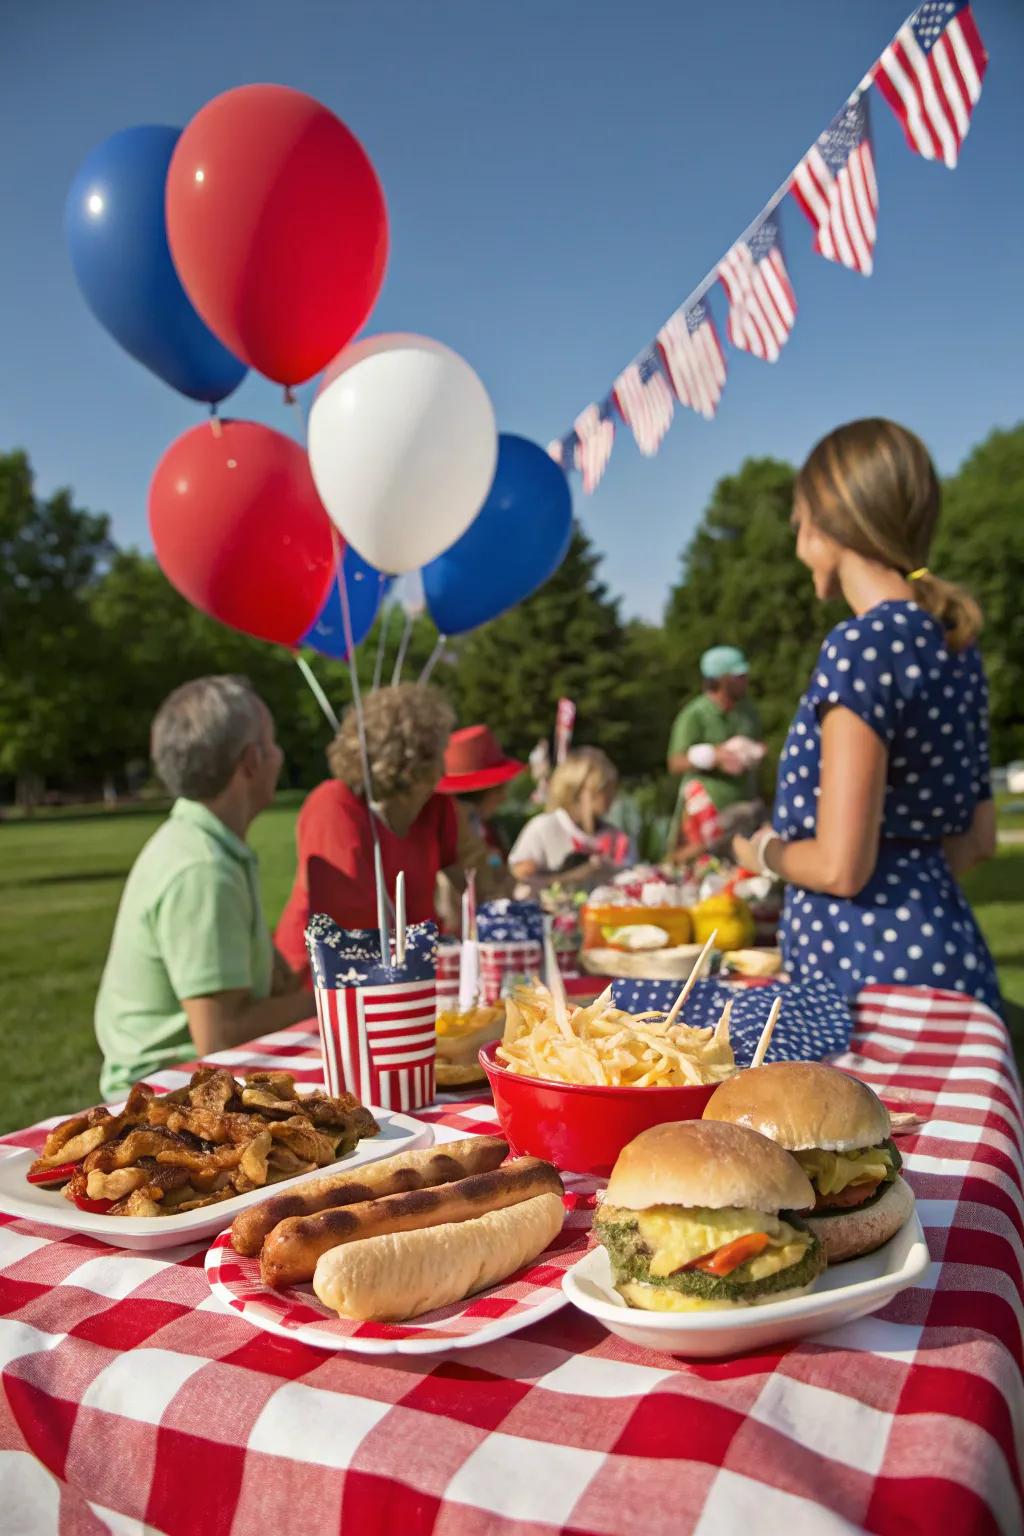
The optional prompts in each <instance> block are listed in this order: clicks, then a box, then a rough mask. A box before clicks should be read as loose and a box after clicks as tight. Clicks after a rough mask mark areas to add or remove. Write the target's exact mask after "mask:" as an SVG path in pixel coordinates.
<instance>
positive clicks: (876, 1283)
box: [562, 1211, 931, 1360]
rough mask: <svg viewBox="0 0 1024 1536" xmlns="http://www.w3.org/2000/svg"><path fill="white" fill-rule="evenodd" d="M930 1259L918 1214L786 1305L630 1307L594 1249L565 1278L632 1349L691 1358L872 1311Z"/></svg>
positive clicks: (742, 1350) (764, 1343)
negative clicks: (671, 1309) (649, 1309)
mask: <svg viewBox="0 0 1024 1536" xmlns="http://www.w3.org/2000/svg"><path fill="white" fill-rule="evenodd" d="M930 1263H931V1258H930V1256H929V1253H928V1247H927V1244H926V1243H925V1240H924V1232H923V1231H922V1229H921V1223H920V1221H919V1220H918V1216H917V1212H916V1211H915V1212H914V1214H913V1215H912V1216H911V1218H910V1220H909V1221H908V1222H907V1224H906V1226H904V1227H903V1228H901V1230H900V1231H899V1232H897V1234H896V1236H895V1237H893V1238H890V1240H889V1241H888V1242H887V1243H886V1244H885V1245H884V1247H882V1248H879V1249H877V1250H876V1252H874V1253H869V1254H867V1255H866V1256H865V1257H864V1258H862V1259H852V1260H850V1262H848V1263H846V1264H835V1265H833V1266H831V1267H830V1268H829V1269H827V1270H826V1271H825V1273H824V1274H823V1275H821V1276H820V1277H819V1279H818V1280H817V1282H816V1283H815V1286H814V1289H813V1290H811V1291H808V1292H807V1294H806V1295H804V1296H794V1297H792V1298H790V1299H789V1300H788V1301H770V1302H765V1303H763V1304H762V1305H760V1306H753V1307H745V1308H742V1309H740V1308H735V1309H733V1308H723V1309H722V1311H720V1312H711V1311H708V1312H643V1311H641V1310H639V1309H638V1308H635V1307H629V1306H627V1305H626V1303H625V1301H623V1299H622V1297H621V1296H620V1295H619V1293H618V1292H617V1291H616V1290H615V1289H614V1288H613V1286H612V1276H611V1265H610V1262H609V1259H608V1254H607V1253H606V1251H605V1249H604V1248H600V1247H599V1248H593V1249H591V1251H590V1252H589V1253H588V1254H587V1255H586V1256H585V1258H582V1259H581V1260H580V1261H579V1263H578V1264H575V1265H573V1267H572V1269H570V1270H567V1271H566V1273H565V1275H564V1276H563V1279H562V1288H563V1290H564V1291H565V1294H566V1295H567V1296H568V1298H569V1300H570V1301H571V1302H572V1303H573V1305H574V1306H576V1307H579V1309H580V1311H581V1312H586V1313H587V1314H588V1316H590V1317H594V1318H596V1319H597V1320H598V1322H600V1323H603V1324H604V1326H605V1327H606V1328H607V1329H609V1330H610V1332H612V1333H617V1334H618V1335H619V1337H620V1338H622V1339H626V1340H627V1341H628V1342H629V1343H630V1344H638V1345H640V1347H641V1348H643V1349H653V1350H658V1351H659V1352H660V1353H662V1354H669V1355H683V1356H686V1357H687V1358H689V1359H694V1360H700V1359H705V1360H706V1359H716V1358H720V1357H721V1356H724V1355H741V1354H748V1353H750V1352H753V1351H756V1350H760V1349H766V1348H768V1347H769V1346H771V1345H774V1344H783V1343H787V1342H790V1341H792V1340H793V1339H804V1338H809V1337H811V1336H812V1335H813V1334H816V1333H823V1332H824V1331H825V1330H826V1329H829V1330H831V1329H833V1328H840V1327H842V1325H843V1324H844V1323H852V1322H853V1321H854V1320H855V1319H856V1318H858V1317H866V1316H867V1314H868V1313H869V1312H877V1311H878V1310H879V1308H880V1307H884V1306H885V1305H886V1304H887V1303H888V1302H890V1301H891V1300H892V1298H893V1297H894V1296H896V1295H898V1294H899V1292H900V1291H903V1290H906V1289H907V1287H908V1286H911V1285H914V1284H916V1282H917V1281H918V1280H920V1279H921V1277H922V1276H923V1275H924V1274H925V1273H926V1271H927V1269H928V1266H929V1265H930Z"/></svg>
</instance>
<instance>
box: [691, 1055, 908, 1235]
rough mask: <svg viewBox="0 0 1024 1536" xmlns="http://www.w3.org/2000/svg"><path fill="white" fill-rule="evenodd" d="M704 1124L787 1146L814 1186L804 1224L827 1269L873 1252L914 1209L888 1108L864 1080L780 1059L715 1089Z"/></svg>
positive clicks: (813, 1064) (815, 1064)
mask: <svg viewBox="0 0 1024 1536" xmlns="http://www.w3.org/2000/svg"><path fill="white" fill-rule="evenodd" d="M704 1119H705V1121H706V1122H709V1123H710V1122H712V1121H715V1122H729V1123H731V1124H732V1125H734V1126H744V1127H747V1128H748V1129H750V1130H754V1131H759V1132H760V1133H761V1135H763V1136H768V1137H770V1138H771V1140H772V1141H774V1142H775V1143H776V1144H777V1145H778V1146H780V1147H785V1148H786V1150H787V1151H789V1152H791V1153H792V1155H793V1156H794V1157H795V1158H796V1160H797V1162H798V1163H799V1164H800V1166H801V1168H802V1169H803V1171H804V1173H805V1174H806V1176H807V1178H808V1179H810V1181H811V1184H812V1185H813V1186H814V1209H813V1211H810V1212H808V1214H807V1218H806V1219H807V1225H808V1227H809V1228H810V1229H811V1230H812V1231H813V1232H814V1233H815V1235H816V1236H817V1237H818V1239H819V1240H820V1241H821V1243H822V1245H823V1246H824V1249H825V1252H826V1255H827V1257H828V1261H829V1263H830V1264H835V1263H838V1262H839V1261H840V1260H842V1259H854V1258H858V1257H859V1256H860V1255H861V1254H864V1253H871V1252H872V1251H873V1250H874V1249H875V1248H880V1247H881V1245H882V1244H883V1243H886V1242H888V1241H889V1238H890V1237H892V1236H893V1235H894V1233H896V1232H898V1231H899V1229H900V1227H902V1226H903V1224H904V1222H905V1221H906V1220H907V1219H908V1218H909V1216H910V1213H911V1212H912V1210H913V1209H914V1196H913V1193H912V1191H911V1189H910V1186H909V1185H908V1184H906V1183H905V1182H904V1180H903V1179H901V1178H900V1176H899V1175H900V1168H901V1167H902V1159H901V1158H900V1154H899V1152H898V1151H897V1150H896V1145H895V1143H894V1142H893V1140H892V1137H891V1135H890V1131H891V1125H890V1121H889V1111H888V1110H887V1109H886V1107H885V1105H884V1104H883V1103H882V1101H881V1099H880V1098H879V1097H878V1096H877V1094H875V1093H873V1092H872V1091H871V1089H870V1088H869V1087H868V1086H867V1084H866V1083H862V1082H860V1081H858V1079H857V1078H855V1077H850V1076H849V1075H848V1074H847V1073H846V1072H840V1071H839V1070H838V1068H836V1067H826V1066H824V1065H823V1064H822V1063H821V1062H812V1061H779V1062H773V1063H771V1064H770V1065H768V1066H764V1067H754V1068H752V1069H751V1070H750V1071H747V1072H739V1073H737V1074H736V1076H735V1077H731V1078H729V1079H728V1080H727V1081H726V1082H724V1083H722V1084H720V1086H719V1087H718V1088H716V1089H715V1092H714V1093H713V1094H712V1096H711V1098H710V1100H709V1101H708V1104H707V1106H706V1107H705V1110H704Z"/></svg>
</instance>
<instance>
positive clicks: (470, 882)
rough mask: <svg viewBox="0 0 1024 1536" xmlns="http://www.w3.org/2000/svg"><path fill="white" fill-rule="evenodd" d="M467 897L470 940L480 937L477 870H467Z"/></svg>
mask: <svg viewBox="0 0 1024 1536" xmlns="http://www.w3.org/2000/svg"><path fill="white" fill-rule="evenodd" d="M466 896H467V897H468V910H469V935H468V936H469V938H471V939H475V938H477V937H479V935H478V934H477V931H476V870H475V869H467V870H466Z"/></svg>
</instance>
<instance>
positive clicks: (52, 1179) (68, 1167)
mask: <svg viewBox="0 0 1024 1536" xmlns="http://www.w3.org/2000/svg"><path fill="white" fill-rule="evenodd" d="M77 1167H78V1164H77V1163H58V1164H57V1165H56V1167H54V1168H37V1169H36V1170H35V1172H34V1173H26V1175H25V1177H26V1179H27V1180H28V1182H29V1183H30V1184H66V1183H67V1181H68V1179H70V1177H71V1175H72V1174H73V1173H74V1171H75V1169H76V1168H77Z"/></svg>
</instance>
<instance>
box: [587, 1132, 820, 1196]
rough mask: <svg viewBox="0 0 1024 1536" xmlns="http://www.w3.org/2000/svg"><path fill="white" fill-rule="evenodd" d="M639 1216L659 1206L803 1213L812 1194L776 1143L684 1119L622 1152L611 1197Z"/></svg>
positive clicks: (614, 1171)
mask: <svg viewBox="0 0 1024 1536" xmlns="http://www.w3.org/2000/svg"><path fill="white" fill-rule="evenodd" d="M605 1199H606V1200H607V1202H608V1204H609V1205H612V1206H623V1207H625V1208H627V1209H629V1210H633V1211H643V1210H648V1209H649V1208H650V1207H651V1206H653V1205H683V1206H707V1207H709V1208H710V1209H711V1210H722V1209H725V1208H726V1207H739V1208H744V1209H749V1210H755V1211H766V1212H769V1213H770V1214H772V1215H776V1214H777V1213H778V1212H779V1211H782V1210H786V1211H803V1210H806V1209H808V1207H810V1206H812V1205H813V1204H814V1190H813V1188H812V1186H811V1182H810V1180H809V1179H808V1177H807V1175H806V1174H805V1173H804V1171H803V1169H802V1168H801V1167H800V1165H799V1164H798V1163H797V1162H796V1160H795V1158H792V1157H790V1155H789V1153H788V1152H784V1151H783V1149H782V1148H781V1147H779V1146H776V1144H775V1143H774V1142H773V1141H769V1140H767V1138H766V1137H764V1136H759V1135H758V1134H757V1132H756V1131H750V1130H747V1129H745V1128H744V1127H743V1126H739V1125H724V1124H717V1123H715V1122H713V1121H710V1120H680V1121H673V1122H670V1123H668V1124H666V1125H655V1126H652V1128H651V1129H650V1130H649V1131H642V1132H641V1133H640V1135H639V1136H637V1137H636V1139H635V1140H633V1141H631V1142H630V1143H629V1145H628V1146H626V1147H623V1149H622V1151H621V1152H620V1153H619V1156H618V1160H617V1161H616V1164H615V1167H614V1168H613V1169H612V1175H611V1178H610V1179H609V1180H608V1190H607V1194H606V1196H605Z"/></svg>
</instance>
